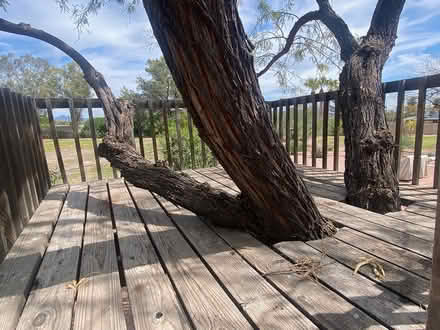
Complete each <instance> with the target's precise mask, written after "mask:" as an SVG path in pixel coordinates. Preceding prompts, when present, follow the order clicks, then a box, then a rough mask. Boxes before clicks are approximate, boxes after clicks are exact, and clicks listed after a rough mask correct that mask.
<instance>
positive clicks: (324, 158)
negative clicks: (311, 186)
mask: <svg viewBox="0 0 440 330" xmlns="http://www.w3.org/2000/svg"><path fill="white" fill-rule="evenodd" d="M322 101H324V110H323V123H322V168H324V169H327V160H328V104H329V98H328V93H324V94H322Z"/></svg>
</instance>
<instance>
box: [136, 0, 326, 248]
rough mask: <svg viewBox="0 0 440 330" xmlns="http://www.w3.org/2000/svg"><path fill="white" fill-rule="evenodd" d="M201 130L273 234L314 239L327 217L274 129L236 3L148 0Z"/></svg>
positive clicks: (264, 228)
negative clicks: (314, 199) (308, 189)
mask: <svg viewBox="0 0 440 330" xmlns="http://www.w3.org/2000/svg"><path fill="white" fill-rule="evenodd" d="M144 6H145V9H146V11H147V13H148V16H149V18H150V23H151V25H152V27H153V31H154V34H155V36H156V38H157V40H158V42H159V45H160V47H161V49H162V52H163V55H164V57H165V60H166V62H167V64H168V66H169V68H170V71H171V72H172V74H173V77H174V80H175V82H176V85H177V87H178V88H179V91H180V92H181V95H182V97H183V100H184V102H185V104H186V105H187V107H188V111H189V112H190V113H191V116H192V118H194V122H195V124H196V126H197V128H198V129H199V133H200V135H201V137H202V139H203V141H205V142H206V143H207V144H208V145H209V147H210V148H211V150H212V151H213V152H214V154H215V156H216V157H217V159H218V160H219V162H220V163H221V164H222V166H223V167H224V168H225V170H226V171H227V172H228V174H229V175H230V176H231V178H232V179H233V180H234V182H235V183H236V184H237V186H238V187H239V188H240V189H241V191H242V198H244V199H246V200H248V202H249V208H250V210H252V212H253V213H254V214H258V215H259V219H262V221H260V223H256V220H257V219H255V220H250V221H253V222H254V223H253V224H252V226H258V227H259V231H260V232H264V233H265V234H266V235H267V237H269V238H276V239H280V238H281V239H289V238H290V239H293V238H299V239H305V240H306V239H311V238H319V237H322V236H323V233H327V232H328V226H327V222H326V220H324V219H323V218H322V217H321V215H320V214H319V212H318V209H317V207H316V206H315V203H314V201H313V199H312V197H311V195H310V193H309V192H308V191H307V189H306V187H305V185H304V183H303V181H302V180H301V179H300V178H299V177H298V176H297V174H296V173H295V167H294V165H293V163H292V161H291V160H290V158H289V155H288V154H287V152H286V151H285V149H284V147H283V146H282V144H281V142H280V140H279V138H278V137H277V136H276V134H275V133H274V131H273V129H272V126H271V123H270V121H269V117H268V111H267V110H268V109H267V108H266V104H265V101H264V99H263V96H262V94H261V91H260V88H259V84H258V81H257V76H256V73H255V70H254V64H253V56H252V49H253V46H252V45H251V43H250V41H249V40H248V39H247V36H246V34H245V32H244V29H243V26H242V24H241V21H240V18H239V16H238V12H237V6H236V1H217V0H205V1H202V0H200V1H189V0H186V1H171V0H160V1H153V0H144Z"/></svg>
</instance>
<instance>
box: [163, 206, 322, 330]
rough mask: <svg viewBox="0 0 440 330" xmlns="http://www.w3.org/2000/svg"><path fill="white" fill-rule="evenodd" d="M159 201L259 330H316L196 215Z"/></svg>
mask: <svg viewBox="0 0 440 330" xmlns="http://www.w3.org/2000/svg"><path fill="white" fill-rule="evenodd" d="M159 200H160V202H161V203H162V205H163V206H164V207H165V208H166V211H167V213H168V214H170V215H171V217H172V218H173V219H174V222H175V224H176V225H177V226H178V227H179V228H180V229H181V230H182V232H183V233H184V235H185V236H186V237H187V238H188V240H189V241H190V242H191V243H192V245H193V246H194V248H195V249H197V251H198V253H199V254H200V255H201V256H202V258H203V259H204V260H205V261H206V263H207V264H208V265H209V267H210V268H211V269H212V270H213V272H214V273H215V274H216V276H217V277H218V278H219V280H220V281H221V282H222V283H223V285H224V286H225V288H226V289H227V290H228V291H229V292H230V293H231V295H232V296H233V297H234V299H235V300H236V301H238V302H239V303H240V304H241V306H242V308H243V310H244V311H245V312H246V313H247V314H248V315H249V317H250V318H251V319H252V321H253V322H254V323H255V325H256V326H257V327H258V328H260V329H317V327H316V326H315V325H313V323H312V322H311V321H310V320H309V319H308V318H307V317H306V316H305V315H304V314H303V313H301V312H300V311H299V310H298V309H297V308H296V307H295V306H294V305H292V304H291V303H290V302H289V301H288V300H287V299H286V298H284V297H283V296H282V295H281V294H280V293H279V292H278V291H277V290H276V289H275V288H274V287H272V286H271V285H270V284H269V283H268V282H267V281H266V280H265V279H264V278H263V277H262V276H261V275H260V274H258V272H257V271H255V270H254V269H253V268H252V267H251V266H250V265H248V264H247V263H246V262H245V261H244V260H243V259H242V258H241V257H240V256H239V255H237V254H236V253H235V252H234V250H233V249H232V248H230V247H229V246H228V245H227V244H226V243H225V242H224V241H223V240H222V239H220V237H219V236H218V235H217V234H215V233H214V232H213V231H212V230H211V229H210V228H209V227H208V226H207V225H206V224H205V223H203V222H202V221H201V220H200V219H199V218H198V217H197V216H196V215H195V214H193V213H192V212H190V211H188V210H186V209H183V208H177V207H176V206H174V205H173V204H172V203H170V202H168V201H166V200H165V199H163V198H160V199H159ZM281 306H282V308H280V307H281Z"/></svg>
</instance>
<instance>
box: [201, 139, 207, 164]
mask: <svg viewBox="0 0 440 330" xmlns="http://www.w3.org/2000/svg"><path fill="white" fill-rule="evenodd" d="M201 142H202V167H203V168H205V167H206V146H205V142H203V140H202V141H201Z"/></svg>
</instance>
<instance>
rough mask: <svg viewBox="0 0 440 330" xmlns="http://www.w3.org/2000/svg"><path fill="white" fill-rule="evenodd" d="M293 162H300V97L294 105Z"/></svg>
mask: <svg viewBox="0 0 440 330" xmlns="http://www.w3.org/2000/svg"><path fill="white" fill-rule="evenodd" d="M293 127H294V128H293V162H294V163H295V164H297V163H298V99H295V103H294V106H293Z"/></svg>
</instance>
